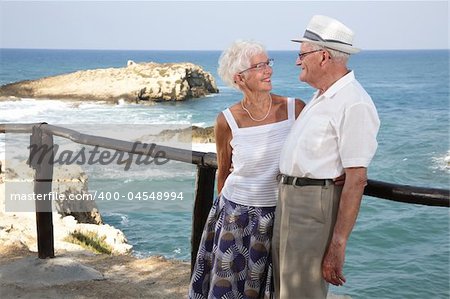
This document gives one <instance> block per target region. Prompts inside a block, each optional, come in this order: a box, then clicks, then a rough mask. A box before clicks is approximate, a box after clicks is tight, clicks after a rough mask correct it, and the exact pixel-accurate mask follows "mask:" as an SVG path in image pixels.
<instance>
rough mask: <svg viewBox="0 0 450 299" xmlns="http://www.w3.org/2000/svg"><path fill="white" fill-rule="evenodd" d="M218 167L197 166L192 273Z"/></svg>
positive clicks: (211, 200)
mask: <svg viewBox="0 0 450 299" xmlns="http://www.w3.org/2000/svg"><path fill="white" fill-rule="evenodd" d="M215 179H216V169H215V168H212V167H204V166H200V165H198V166H197V181H196V186H195V202H194V212H193V219H192V238H191V275H192V271H193V269H194V265H195V259H196V257H197V252H198V248H199V245H200V240H201V238H202V233H203V227H204V226H205V222H206V219H207V218H208V214H209V210H210V209H211V207H212V204H213V197H214V181H215Z"/></svg>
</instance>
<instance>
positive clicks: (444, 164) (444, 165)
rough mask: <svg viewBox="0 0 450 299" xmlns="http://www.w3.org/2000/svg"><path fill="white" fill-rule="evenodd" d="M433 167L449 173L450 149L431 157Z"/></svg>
mask: <svg viewBox="0 0 450 299" xmlns="http://www.w3.org/2000/svg"><path fill="white" fill-rule="evenodd" d="M432 160H433V165H432V168H433V169H439V170H442V171H446V172H447V173H450V150H448V151H447V153H445V154H442V155H439V156H437V157H433V158H432Z"/></svg>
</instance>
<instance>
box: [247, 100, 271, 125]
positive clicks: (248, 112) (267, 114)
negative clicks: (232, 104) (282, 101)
mask: <svg viewBox="0 0 450 299" xmlns="http://www.w3.org/2000/svg"><path fill="white" fill-rule="evenodd" d="M269 100H270V104H269V110H267V113H266V115H265V116H264V117H263V118H261V119H255V118H253V116H252V115H251V113H250V111H248V109H247V108H245V106H244V100H242V101H241V106H242V109H244V111H245V112H247V114H248V116H250V118H251V119H252V120H254V121H258V122H259V121H263V120H265V119H266V118H267V116H269V113H270V109H272V95H271V94H269Z"/></svg>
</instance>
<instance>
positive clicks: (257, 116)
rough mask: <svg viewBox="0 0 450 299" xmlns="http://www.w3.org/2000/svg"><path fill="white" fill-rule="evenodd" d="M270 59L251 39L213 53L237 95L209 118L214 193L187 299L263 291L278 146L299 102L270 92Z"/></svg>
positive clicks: (255, 294) (250, 295) (267, 282)
mask: <svg viewBox="0 0 450 299" xmlns="http://www.w3.org/2000/svg"><path fill="white" fill-rule="evenodd" d="M272 64H273V60H272V59H270V58H269V57H268V56H267V53H266V51H265V49H264V47H263V46H262V45H261V44H259V43H257V42H251V41H237V42H235V43H233V44H232V45H231V47H230V48H228V49H227V50H225V51H224V52H223V53H222V55H221V57H220V59H219V69H218V73H219V75H220V77H221V78H222V80H223V81H224V82H225V83H227V84H228V85H230V86H232V87H234V88H236V89H238V90H240V91H241V92H242V99H241V100H240V101H239V102H237V103H236V104H234V105H232V106H231V107H229V108H228V109H226V110H224V111H222V112H221V113H220V114H219V115H218V117H217V120H216V126H215V135H216V147H217V162H218V173H217V179H218V181H217V188H218V193H219V196H218V198H217V199H216V201H215V202H214V205H213V207H212V208H211V211H210V214H209V217H208V220H207V222H206V225H205V229H204V232H203V236H202V240H201V243H200V248H199V252H198V255H197V259H196V264H195V268H194V272H193V274H192V278H191V283H190V289H189V298H261V297H263V296H264V294H265V293H267V292H269V287H270V278H271V277H270V276H271V267H272V266H271V264H272V263H271V257H270V246H271V238H272V226H273V218H274V211H275V206H276V203H277V198H278V189H277V184H278V183H277V175H278V173H279V168H278V163H279V157H280V149H281V146H282V145H283V143H284V141H285V137H286V135H287V133H288V132H289V130H290V128H291V126H292V124H293V123H294V120H295V118H296V116H298V115H299V114H300V111H301V110H302V109H303V107H304V103H303V102H302V101H299V100H295V99H293V98H285V97H281V96H278V95H274V94H271V93H270V91H271V90H272V81H271V77H272ZM231 168H232V169H231Z"/></svg>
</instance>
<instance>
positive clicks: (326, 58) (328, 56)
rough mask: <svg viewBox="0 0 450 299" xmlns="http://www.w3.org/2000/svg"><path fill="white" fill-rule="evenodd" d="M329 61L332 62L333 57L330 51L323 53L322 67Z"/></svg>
mask: <svg viewBox="0 0 450 299" xmlns="http://www.w3.org/2000/svg"><path fill="white" fill-rule="evenodd" d="M329 60H331V55H330V53H328V51H322V62H321V65H324V64H325V63H327V62H328V61H329Z"/></svg>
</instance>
